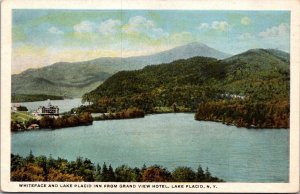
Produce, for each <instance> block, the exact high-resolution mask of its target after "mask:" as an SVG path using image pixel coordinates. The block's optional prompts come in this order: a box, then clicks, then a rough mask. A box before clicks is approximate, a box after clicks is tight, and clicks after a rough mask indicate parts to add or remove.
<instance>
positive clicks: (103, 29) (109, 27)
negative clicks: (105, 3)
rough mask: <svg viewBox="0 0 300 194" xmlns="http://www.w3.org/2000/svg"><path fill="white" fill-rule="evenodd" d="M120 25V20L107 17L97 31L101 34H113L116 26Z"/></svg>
mask: <svg viewBox="0 0 300 194" xmlns="http://www.w3.org/2000/svg"><path fill="white" fill-rule="evenodd" d="M120 26H121V21H120V20H113V19H109V20H106V21H104V22H102V23H101V24H100V26H99V32H100V33H101V34H103V35H109V34H115V33H116V31H117V28H118V27H120Z"/></svg>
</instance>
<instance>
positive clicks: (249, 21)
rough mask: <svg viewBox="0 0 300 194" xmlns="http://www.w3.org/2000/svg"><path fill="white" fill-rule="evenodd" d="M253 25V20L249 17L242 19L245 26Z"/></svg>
mask: <svg viewBox="0 0 300 194" xmlns="http://www.w3.org/2000/svg"><path fill="white" fill-rule="evenodd" d="M251 23H252V20H251V19H250V18H249V17H243V18H242V19H241V24H243V25H249V24H251Z"/></svg>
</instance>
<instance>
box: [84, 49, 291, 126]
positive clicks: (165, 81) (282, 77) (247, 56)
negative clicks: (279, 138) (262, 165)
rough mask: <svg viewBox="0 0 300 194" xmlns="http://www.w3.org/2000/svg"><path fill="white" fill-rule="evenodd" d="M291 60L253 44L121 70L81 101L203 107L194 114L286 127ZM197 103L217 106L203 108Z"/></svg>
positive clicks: (160, 108)
mask: <svg viewBox="0 0 300 194" xmlns="http://www.w3.org/2000/svg"><path fill="white" fill-rule="evenodd" d="M288 59H289V54H288V53H284V52H282V51H278V50H270V49H269V50H265V49H253V50H249V51H247V52H245V53H241V54H239V55H235V56H233V57H230V58H227V59H225V60H216V59H213V58H206V57H194V58H190V59H187V60H177V61H174V62H172V63H169V64H161V65H151V66H147V67H145V68H144V69H142V70H136V71H121V72H118V73H116V74H114V75H113V76H111V77H110V78H109V79H107V80H106V81H105V82H104V83H103V84H102V85H100V86H99V87H98V88H96V89H95V90H93V91H92V92H89V93H86V94H85V95H84V96H83V101H89V102H92V103H93V104H92V106H88V107H85V109H88V108H91V109H93V108H92V107H95V108H96V107H101V108H102V109H106V110H107V111H111V112H118V111H121V110H123V109H127V108H129V107H136V108H138V109H141V110H144V111H145V113H157V112H186V111H192V112H196V111H200V112H201V111H203V112H202V113H200V112H199V113H197V115H196V119H198V120H212V121H224V122H225V121H226V123H230V124H235V125H238V126H243V127H250V126H256V127H267V128H288V127H289V124H288V123H289V96H290V95H289V90H290V73H289V60H288ZM199 104H200V106H203V107H204V108H208V106H214V108H211V110H210V111H207V112H205V109H203V110H200V108H199ZM271 104H273V105H272V106H271ZM219 105H220V106H221V107H218V106H219ZM203 107H202V108H203ZM234 109H237V110H234ZM238 119H240V121H238Z"/></svg>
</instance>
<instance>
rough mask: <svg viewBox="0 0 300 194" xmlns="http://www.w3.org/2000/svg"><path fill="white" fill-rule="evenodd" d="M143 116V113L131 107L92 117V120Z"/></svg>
mask: <svg viewBox="0 0 300 194" xmlns="http://www.w3.org/2000/svg"><path fill="white" fill-rule="evenodd" d="M144 116H145V112H144V111H143V110H141V109H138V108H135V107H131V108H128V109H125V110H122V111H119V112H115V113H108V114H105V113H104V114H102V115H101V116H98V117H94V120H114V119H130V118H141V117H144Z"/></svg>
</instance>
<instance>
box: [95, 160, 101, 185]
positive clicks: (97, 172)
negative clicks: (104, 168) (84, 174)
mask: <svg viewBox="0 0 300 194" xmlns="http://www.w3.org/2000/svg"><path fill="white" fill-rule="evenodd" d="M101 179H102V176H101V167H100V165H99V164H97V165H96V170H95V181H101Z"/></svg>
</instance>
